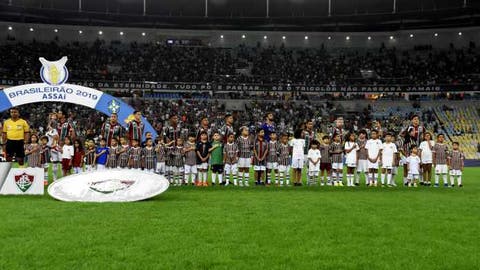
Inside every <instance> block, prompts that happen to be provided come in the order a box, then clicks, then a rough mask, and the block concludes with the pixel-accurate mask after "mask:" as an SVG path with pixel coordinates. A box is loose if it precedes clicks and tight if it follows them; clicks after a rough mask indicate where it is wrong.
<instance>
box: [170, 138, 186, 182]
mask: <svg viewBox="0 0 480 270" xmlns="http://www.w3.org/2000/svg"><path fill="white" fill-rule="evenodd" d="M175 144H176V145H175V146H172V148H171V150H170V151H171V155H172V159H171V162H172V163H171V169H172V173H173V176H172V182H173V183H175V185H176V186H180V185H181V184H184V185H185V184H186V183H185V182H184V181H183V179H184V177H183V172H184V169H185V160H184V158H183V155H184V151H183V138H182V137H177V140H176V143H175Z"/></svg>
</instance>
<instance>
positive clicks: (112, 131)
mask: <svg viewBox="0 0 480 270" xmlns="http://www.w3.org/2000/svg"><path fill="white" fill-rule="evenodd" d="M100 134H101V135H102V138H104V139H105V140H107V146H111V145H112V139H113V138H116V139H117V140H118V138H120V137H123V136H124V134H125V130H124V129H123V127H122V126H121V125H120V124H119V123H118V115H117V114H116V113H112V114H111V115H110V118H109V119H108V120H107V121H106V122H105V123H103V124H102V128H101V131H100ZM117 143H118V141H117Z"/></svg>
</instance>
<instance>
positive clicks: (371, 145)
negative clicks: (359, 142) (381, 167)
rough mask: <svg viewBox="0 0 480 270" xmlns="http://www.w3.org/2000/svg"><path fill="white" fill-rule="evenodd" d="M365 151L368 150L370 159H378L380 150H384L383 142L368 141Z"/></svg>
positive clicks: (378, 140)
mask: <svg viewBox="0 0 480 270" xmlns="http://www.w3.org/2000/svg"><path fill="white" fill-rule="evenodd" d="M365 149H367V152H368V158H376V157H377V156H378V154H379V153H380V150H382V141H381V140H380V139H375V140H374V139H370V140H367V143H366V144H365Z"/></svg>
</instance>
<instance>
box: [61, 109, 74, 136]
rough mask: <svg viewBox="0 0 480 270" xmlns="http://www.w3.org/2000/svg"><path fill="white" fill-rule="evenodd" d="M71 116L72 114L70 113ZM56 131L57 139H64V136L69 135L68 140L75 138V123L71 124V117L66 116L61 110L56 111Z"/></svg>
mask: <svg viewBox="0 0 480 270" xmlns="http://www.w3.org/2000/svg"><path fill="white" fill-rule="evenodd" d="M70 116H72V115H70ZM57 119H58V124H57V132H58V135H59V140H60V141H64V140H65V137H67V136H68V137H70V140H75V137H76V132H75V125H74V124H73V121H72V117H69V118H68V119H67V117H66V116H65V114H64V113H63V112H62V111H58V112H57Z"/></svg>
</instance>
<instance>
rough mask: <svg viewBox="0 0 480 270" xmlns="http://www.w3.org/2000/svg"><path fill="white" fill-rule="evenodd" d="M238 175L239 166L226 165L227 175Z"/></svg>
mask: <svg viewBox="0 0 480 270" xmlns="http://www.w3.org/2000/svg"><path fill="white" fill-rule="evenodd" d="M237 173H238V166H237V164H236V163H235V164H225V174H226V175H229V174H237Z"/></svg>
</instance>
